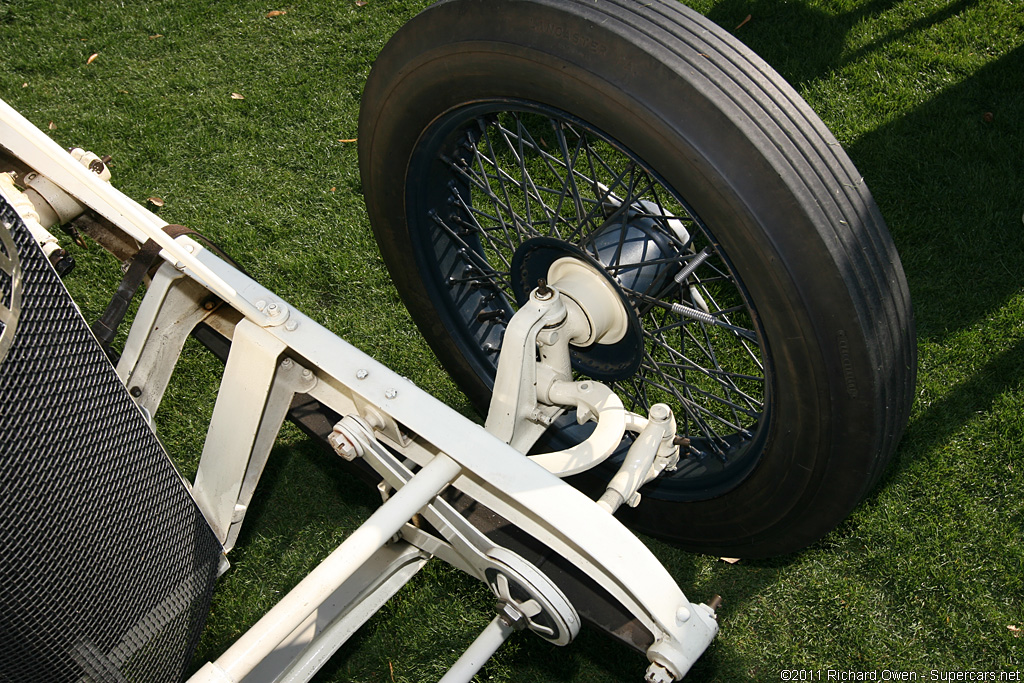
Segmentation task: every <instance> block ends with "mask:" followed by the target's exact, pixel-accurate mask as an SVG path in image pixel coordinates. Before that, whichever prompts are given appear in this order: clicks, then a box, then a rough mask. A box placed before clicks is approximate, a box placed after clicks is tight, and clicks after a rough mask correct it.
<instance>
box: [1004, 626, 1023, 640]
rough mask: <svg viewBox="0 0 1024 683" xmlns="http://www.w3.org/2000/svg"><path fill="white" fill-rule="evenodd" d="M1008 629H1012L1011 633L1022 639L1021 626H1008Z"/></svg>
mask: <svg viewBox="0 0 1024 683" xmlns="http://www.w3.org/2000/svg"><path fill="white" fill-rule="evenodd" d="M1006 628H1008V629H1010V633H1012V634H1013V635H1014V636H1015V637H1017V638H1020V626H1016V625H1015V624H1007V625H1006Z"/></svg>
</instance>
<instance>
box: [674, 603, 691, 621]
mask: <svg viewBox="0 0 1024 683" xmlns="http://www.w3.org/2000/svg"><path fill="white" fill-rule="evenodd" d="M690 616H691V615H690V608H689V607H687V606H686V605H680V606H679V609H677V610H676V621H677V622H679V623H680V624H685V623H686V622H688V621H689V620H690Z"/></svg>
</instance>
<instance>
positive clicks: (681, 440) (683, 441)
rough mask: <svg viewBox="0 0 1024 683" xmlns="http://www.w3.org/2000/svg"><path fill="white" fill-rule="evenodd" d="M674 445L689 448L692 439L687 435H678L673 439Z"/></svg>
mask: <svg viewBox="0 0 1024 683" xmlns="http://www.w3.org/2000/svg"><path fill="white" fill-rule="evenodd" d="M672 445H673V446H680V447H681V448H689V447H690V440H689V439H688V438H686V437H685V436H677V437H676V438H674V439H672Z"/></svg>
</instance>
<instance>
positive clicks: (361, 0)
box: [356, 0, 366, 7]
mask: <svg viewBox="0 0 1024 683" xmlns="http://www.w3.org/2000/svg"><path fill="white" fill-rule="evenodd" d="M356 7H366V0H356Z"/></svg>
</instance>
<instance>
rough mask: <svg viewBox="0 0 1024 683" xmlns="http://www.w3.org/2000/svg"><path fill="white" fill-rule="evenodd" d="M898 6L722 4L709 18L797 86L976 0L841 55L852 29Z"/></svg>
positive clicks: (777, 0)
mask: <svg viewBox="0 0 1024 683" xmlns="http://www.w3.org/2000/svg"><path fill="white" fill-rule="evenodd" d="M900 4H901V3H900V1H899V0H874V1H873V2H866V3H864V4H862V5H858V6H857V7H856V8H855V9H853V10H851V11H849V12H841V13H835V14H834V13H831V12H825V11H822V10H820V9H817V8H815V7H810V6H808V5H807V4H805V3H803V2H790V1H789V0H754V1H753V2H751V1H750V0H724V1H723V2H720V3H717V4H716V5H715V6H714V7H713V8H712V9H711V10H710V11H709V12H708V13H707V16H708V18H709V19H711V20H712V21H714V22H715V23H717V24H718V25H719V26H722V27H723V28H725V29H726V30H727V31H729V32H731V33H733V34H734V35H735V36H736V37H737V38H739V39H740V40H742V41H743V42H744V43H745V44H746V45H747V46H749V47H750V48H751V49H753V50H754V52H756V53H757V54H759V55H760V56H761V57H762V58H764V59H765V61H767V62H768V63H769V64H771V65H772V67H773V68H775V70H776V71H778V72H779V73H780V74H782V76H783V78H785V79H786V80H787V81H789V82H790V83H794V84H800V83H806V82H807V81H811V80H814V79H817V78H822V77H824V76H826V75H828V74H829V73H830V72H832V71H834V70H836V69H838V68H840V67H842V66H843V65H845V64H849V63H852V62H857V61H859V60H861V59H863V58H864V57H866V56H867V55H868V54H870V53H871V52H873V51H876V50H879V49H881V48H883V47H885V46H887V45H890V44H892V43H896V42H899V41H901V40H903V39H905V38H906V37H907V36H909V35H911V34H914V33H917V32H919V31H925V30H927V29H929V28H931V27H932V26H935V25H937V24H939V23H941V22H943V21H946V20H947V19H950V18H951V17H954V16H956V15H958V14H960V13H962V12H964V11H966V10H967V9H969V8H970V7H972V6H973V5H977V4H979V0H957V1H956V2H951V3H949V4H948V5H946V6H945V7H943V8H942V9H941V10H939V11H936V12H932V13H930V14H926V15H923V16H921V17H919V18H917V19H916V20H914V21H910V22H900V28H899V29H896V30H893V31H891V32H889V33H886V34H885V35H882V36H880V37H878V38H876V39H875V40H873V41H871V42H870V43H868V44H867V45H865V46H863V47H861V48H859V49H857V50H854V51H852V52H844V50H843V46H844V45H845V44H846V42H847V40H846V39H847V34H849V33H850V31H851V30H852V29H853V28H854V27H856V26H857V25H858V24H860V23H861V22H864V21H870V20H873V19H876V18H877V17H878V16H880V15H882V14H884V13H885V12H888V11H889V10H892V9H894V8H895V7H897V6H898V5H900ZM747 17H750V18H749V20H748V19H747Z"/></svg>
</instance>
